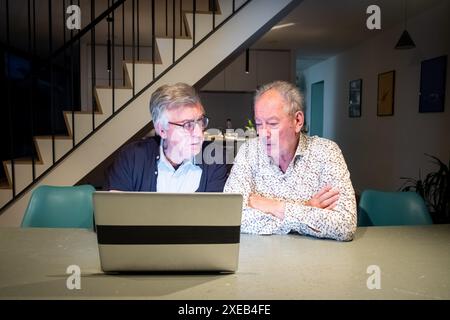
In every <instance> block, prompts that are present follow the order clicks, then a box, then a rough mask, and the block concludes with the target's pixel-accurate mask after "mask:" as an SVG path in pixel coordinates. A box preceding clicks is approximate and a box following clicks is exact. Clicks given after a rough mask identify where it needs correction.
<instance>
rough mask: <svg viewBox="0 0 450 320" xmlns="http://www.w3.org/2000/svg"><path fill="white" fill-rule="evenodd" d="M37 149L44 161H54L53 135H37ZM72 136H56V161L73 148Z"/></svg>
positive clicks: (35, 138)
mask: <svg viewBox="0 0 450 320" xmlns="http://www.w3.org/2000/svg"><path fill="white" fill-rule="evenodd" d="M34 141H35V145H36V150H37V151H38V153H39V155H40V158H41V160H42V162H43V163H52V162H53V155H52V153H53V150H52V149H53V147H52V145H53V143H52V137H51V136H37V137H34ZM72 147H73V143H72V137H70V136H55V161H57V160H59V159H60V158H61V157H62V156H64V155H65V154H66V153H67V152H68V151H69V150H70V149H72Z"/></svg>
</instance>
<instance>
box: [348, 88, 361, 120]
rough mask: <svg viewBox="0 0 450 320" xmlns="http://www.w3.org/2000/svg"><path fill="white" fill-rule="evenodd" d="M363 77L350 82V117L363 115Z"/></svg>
mask: <svg viewBox="0 0 450 320" xmlns="http://www.w3.org/2000/svg"><path fill="white" fill-rule="evenodd" d="M361 101H362V79H356V80H351V81H350V82H349V93H348V116H349V117H350V118H359V117H361Z"/></svg>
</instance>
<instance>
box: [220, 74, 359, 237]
mask: <svg viewBox="0 0 450 320" xmlns="http://www.w3.org/2000/svg"><path fill="white" fill-rule="evenodd" d="M254 103H255V106H254V112H255V123H256V129H257V131H258V134H259V138H257V139H250V140H248V141H247V142H245V143H244V144H243V145H242V146H241V147H240V149H239V152H238V154H237V156H236V159H235V161H234V165H233V168H232V170H231V173H230V176H229V178H228V180H227V182H226V184H225V189H224V191H225V192H230V193H234V192H235V193H241V194H242V195H243V196H244V204H243V213H242V225H241V231H242V232H244V233H254V234H287V233H289V232H291V231H295V232H298V233H300V234H305V235H311V236H314V237H319V238H330V239H336V240H341V241H349V240H352V238H353V234H354V233H355V230H356V203H355V194H354V190H353V187H352V183H351V181H350V174H349V172H348V169H347V165H346V163H345V160H344V157H343V155H342V152H341V150H340V149H339V147H338V146H337V144H336V143H334V142H333V141H331V140H327V139H323V138H320V137H317V136H314V137H308V136H306V135H305V134H304V133H302V127H303V123H304V114H303V97H302V95H301V94H300V92H299V91H298V89H297V88H296V87H295V86H294V85H292V84H290V83H288V82H284V81H276V82H273V83H270V84H267V85H265V86H263V87H262V88H260V89H259V90H258V91H257V92H256V95H255V100H254Z"/></svg>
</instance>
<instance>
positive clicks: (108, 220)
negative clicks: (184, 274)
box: [93, 191, 242, 272]
mask: <svg viewBox="0 0 450 320" xmlns="http://www.w3.org/2000/svg"><path fill="white" fill-rule="evenodd" d="M93 201H94V214H95V223H96V230H97V240H98V245H99V253H100V262H101V267H102V270H103V271H106V272H107V271H229V272H234V271H236V270H237V266H238V258H239V240H240V224H241V215H242V195H240V194H227V193H157V192H102V191H99V192H95V193H94V194H93Z"/></svg>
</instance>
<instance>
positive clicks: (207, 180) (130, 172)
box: [104, 136, 227, 192]
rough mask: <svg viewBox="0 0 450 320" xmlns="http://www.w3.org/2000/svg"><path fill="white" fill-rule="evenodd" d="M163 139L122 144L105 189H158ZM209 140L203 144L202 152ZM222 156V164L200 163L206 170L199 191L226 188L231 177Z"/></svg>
mask: <svg viewBox="0 0 450 320" xmlns="http://www.w3.org/2000/svg"><path fill="white" fill-rule="evenodd" d="M160 141H161V138H160V137H158V136H157V137H151V138H144V139H142V140H139V141H136V142H132V143H130V144H128V145H126V146H124V147H122V148H121V150H120V151H119V153H118V155H117V157H116V159H115V161H114V162H113V164H112V165H111V166H110V167H109V168H108V170H107V174H106V183H105V186H104V190H120V191H153V192H155V191H156V181H157V177H158V165H157V162H158V160H159V145H160ZM209 143H210V142H204V143H203V146H202V152H201V154H203V151H204V150H205V147H207V145H208V144H209ZM222 151H223V147H222ZM201 154H199V156H201ZM211 155H212V156H214V152H212V153H211ZM196 159H198V157H196ZM222 159H223V161H222V162H223V163H222V164H219V163H212V164H207V162H206V161H202V163H199V164H198V166H199V167H200V168H201V169H202V176H201V179H200V185H199V187H198V189H197V192H222V191H223V187H224V186H225V182H226V179H227V165H226V164H225V155H224V156H223V157H222ZM196 163H198V162H196Z"/></svg>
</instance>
